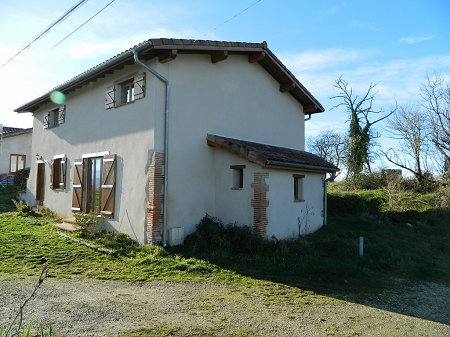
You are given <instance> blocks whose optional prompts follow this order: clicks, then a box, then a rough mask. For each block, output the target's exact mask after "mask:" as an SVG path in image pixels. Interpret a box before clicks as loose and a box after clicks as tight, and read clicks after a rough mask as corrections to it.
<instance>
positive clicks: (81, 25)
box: [53, 0, 116, 48]
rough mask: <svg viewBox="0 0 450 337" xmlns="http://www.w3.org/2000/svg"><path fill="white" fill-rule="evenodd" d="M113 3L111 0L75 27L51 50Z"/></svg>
mask: <svg viewBox="0 0 450 337" xmlns="http://www.w3.org/2000/svg"><path fill="white" fill-rule="evenodd" d="M114 1H116V0H112V1H111V2H110V3H109V4H107V5H106V6H105V7H103V8H102V9H100V10H99V11H98V12H97V13H95V14H94V15H92V16H91V17H90V18H89V19H87V20H86V21H84V22H83V23H82V24H81V25H80V26H78V27H77V29H75V30H74V31H72V32H71V33H70V34H69V35H67V36H66V37H65V38H64V39H62V40H61V41H59V42H58V43H57V44H55V45H54V46H53V48H55V47H56V46H58V45H59V44H60V43H61V42H63V41H64V40H65V39H67V38H68V37H69V36H71V35H72V34H73V33H75V32H76V31H77V30H78V29H80V28H81V27H83V26H84V25H85V24H86V23H88V22H89V21H91V20H92V19H93V18H95V17H96V16H97V15H98V14H100V13H101V12H102V11H103V10H104V9H105V8H106V7H108V6H109V5H111V4H112V3H113V2H114Z"/></svg>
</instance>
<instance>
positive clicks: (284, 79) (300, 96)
mask: <svg viewBox="0 0 450 337" xmlns="http://www.w3.org/2000/svg"><path fill="white" fill-rule="evenodd" d="M133 50H136V51H137V52H138V53H139V58H141V59H144V60H150V59H152V58H155V57H158V58H159V61H160V62H163V63H164V62H167V61H168V60H171V59H174V58H175V57H176V55H178V54H209V55H211V61H212V62H218V61H221V60H224V59H226V57H227V56H228V55H247V56H248V61H249V62H250V63H255V62H257V63H259V64H260V65H261V66H262V67H263V68H264V69H265V70H266V71H267V72H268V73H269V74H270V75H271V76H272V77H274V78H275V79H276V80H277V81H278V82H279V83H280V91H282V92H286V91H287V92H289V93H290V94H291V95H292V96H293V97H294V98H295V99H296V100H297V101H298V102H299V103H301V104H302V106H303V112H304V113H305V114H306V115H309V114H314V113H319V112H323V111H325V109H324V108H323V107H322V105H321V104H320V103H319V101H317V100H316V98H315V97H314V96H313V95H312V94H311V93H310V92H309V91H308V90H307V89H306V88H305V87H304V86H303V85H302V84H301V83H300V81H299V80H298V79H297V78H296V77H295V76H294V75H293V74H292V73H291V72H290V71H289V70H288V69H287V68H286V66H285V65H284V64H283V63H282V62H281V61H280V60H279V59H278V58H277V57H276V56H275V55H274V54H273V53H272V52H271V51H270V49H269V48H268V47H267V43H266V42H265V41H264V42H262V43H245V42H227V41H209V40H185V39H149V40H147V41H144V42H143V43H140V44H139V45H136V46H134V47H133V48H130V49H128V50H126V51H124V52H123V53H121V54H118V55H116V56H114V57H112V58H110V59H109V60H107V61H105V62H102V63H100V64H99V65H97V66H95V67H93V68H91V69H89V70H87V71H85V72H84V73H82V74H80V75H78V76H76V77H74V78H72V79H70V80H69V81H67V82H65V83H63V84H61V85H59V86H57V87H55V88H54V89H52V90H51V91H54V90H58V91H60V92H62V93H64V94H65V95H67V94H69V93H71V92H73V91H75V90H77V89H80V88H81V87H83V86H85V85H87V84H89V83H92V82H95V81H97V80H98V79H100V78H103V77H105V76H106V75H107V74H112V73H113V72H114V71H116V70H119V69H122V68H124V67H125V66H126V65H131V64H133V63H134V56H133ZM51 91H49V92H47V93H45V94H44V95H42V96H39V97H37V98H35V99H34V100H32V101H30V102H28V103H26V104H24V105H22V106H20V107H18V108H17V109H15V110H14V111H16V112H19V113H22V112H35V111H36V110H38V109H39V108H40V107H41V106H42V105H44V104H47V103H49V102H50V95H49V94H50V92H51Z"/></svg>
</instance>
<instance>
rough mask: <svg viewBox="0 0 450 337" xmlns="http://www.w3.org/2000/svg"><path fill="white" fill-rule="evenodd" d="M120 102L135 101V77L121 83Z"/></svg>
mask: <svg viewBox="0 0 450 337" xmlns="http://www.w3.org/2000/svg"><path fill="white" fill-rule="evenodd" d="M120 95H121V96H120V97H121V99H120V103H121V104H126V103H130V102H133V101H134V79H130V80H128V81H125V82H122V83H121V84H120Z"/></svg>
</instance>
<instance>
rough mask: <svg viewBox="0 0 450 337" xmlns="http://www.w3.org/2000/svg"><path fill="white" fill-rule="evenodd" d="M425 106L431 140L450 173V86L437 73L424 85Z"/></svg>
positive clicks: (443, 165)
mask: <svg viewBox="0 0 450 337" xmlns="http://www.w3.org/2000/svg"><path fill="white" fill-rule="evenodd" d="M422 98H423V99H424V102H425V104H424V107H425V109H426V110H427V111H428V116H429V123H430V129H431V140H432V142H433V144H434V146H435V147H436V149H437V151H439V153H440V154H441V155H442V157H443V162H442V163H441V167H442V168H443V169H444V172H447V173H449V168H450V167H449V166H450V165H449V164H450V87H449V84H448V83H447V82H446V80H445V79H444V78H443V77H442V76H440V75H436V76H434V77H432V78H431V77H428V78H427V82H426V83H425V85H424V86H423V87H422Z"/></svg>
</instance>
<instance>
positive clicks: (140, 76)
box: [134, 72, 145, 100]
mask: <svg viewBox="0 0 450 337" xmlns="http://www.w3.org/2000/svg"><path fill="white" fill-rule="evenodd" d="M144 97H145V73H144V72H142V73H137V74H136V76H134V99H135V100H137V99H141V98H144Z"/></svg>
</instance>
